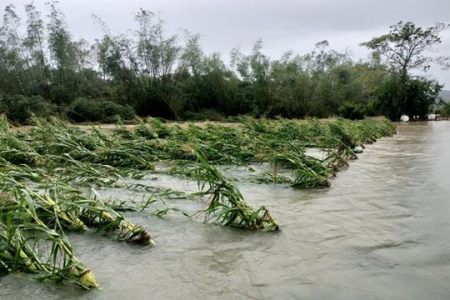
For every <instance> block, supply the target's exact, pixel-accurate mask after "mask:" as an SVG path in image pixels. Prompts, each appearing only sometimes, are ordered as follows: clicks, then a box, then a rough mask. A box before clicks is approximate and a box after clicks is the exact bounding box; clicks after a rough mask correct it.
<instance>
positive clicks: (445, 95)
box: [439, 90, 450, 102]
mask: <svg viewBox="0 0 450 300" xmlns="http://www.w3.org/2000/svg"><path fill="white" fill-rule="evenodd" d="M439 97H441V98H442V100H444V101H445V102H450V91H449V90H442V91H440V93H439Z"/></svg>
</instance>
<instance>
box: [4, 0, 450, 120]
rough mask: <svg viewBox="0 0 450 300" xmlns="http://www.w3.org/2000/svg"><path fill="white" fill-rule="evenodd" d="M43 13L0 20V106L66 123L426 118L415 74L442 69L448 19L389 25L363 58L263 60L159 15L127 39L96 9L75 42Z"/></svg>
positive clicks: (11, 114) (23, 116)
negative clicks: (204, 39) (90, 28)
mask: <svg viewBox="0 0 450 300" xmlns="http://www.w3.org/2000/svg"><path fill="white" fill-rule="evenodd" d="M47 10H48V15H47V17H46V18H45V22H44V18H43V17H42V13H41V12H39V11H38V10H37V9H36V7H35V6H34V5H33V4H32V3H31V4H28V5H26V6H25V13H26V20H25V22H23V21H22V20H21V18H20V17H19V16H18V14H17V12H16V8H15V7H14V5H12V4H11V5H8V6H6V8H5V11H4V17H3V25H2V27H1V28H0V74H2V76H0V113H4V114H6V115H7V116H8V118H9V119H11V120H12V121H16V122H18V123H24V122H26V121H27V119H28V118H29V117H30V116H31V115H32V114H35V115H42V116H47V115H52V114H54V115H59V116H62V117H65V118H67V119H69V120H71V121H75V122H84V121H98V122H114V121H117V120H118V119H119V118H120V119H123V120H128V119H132V118H133V117H134V116H135V115H138V116H141V117H145V116H153V117H160V118H164V119H171V120H201V119H210V120H221V119H224V118H227V117H233V116H237V115H244V114H247V115H251V116H254V117H268V118H273V117H278V116H280V117H285V118H305V117H318V118H324V117H330V116H334V115H340V116H343V117H346V118H352V119H360V118H363V117H364V116H367V115H369V116H370V115H385V116H387V117H388V118H390V119H392V120H397V119H399V118H400V115H401V114H407V115H409V116H410V117H411V118H413V117H419V118H423V117H425V116H426V115H427V114H428V113H429V112H430V110H432V109H433V105H434V104H435V103H436V99H437V95H438V93H439V91H440V90H441V89H442V87H443V86H442V85H440V84H439V83H438V82H436V81H434V80H429V79H425V78H422V77H417V76H413V75H412V74H411V71H413V70H415V69H418V68H420V69H421V70H423V71H426V70H427V69H428V68H429V64H430V63H433V62H434V63H438V64H440V65H441V66H443V67H448V61H449V60H448V57H444V56H441V57H430V56H426V54H424V52H426V51H427V50H430V48H431V47H433V46H434V45H436V44H438V43H440V38H439V33H440V32H441V31H442V30H445V29H447V28H448V25H444V24H442V23H436V25H435V26H434V27H430V28H426V29H422V28H420V27H416V26H415V25H414V24H412V23H410V22H408V23H402V22H400V23H398V24H396V25H394V26H391V31H390V32H389V34H386V35H383V36H381V37H377V38H374V39H372V40H371V41H369V42H366V43H363V44H362V46H365V47H368V48H369V49H372V50H373V55H372V57H371V58H369V59H368V60H366V61H362V60H360V61H354V60H352V58H351V55H350V54H349V53H347V52H344V53H341V52H338V51H335V50H333V49H330V47H329V44H328V42H327V41H326V40H324V41H321V42H318V43H317V44H316V45H315V47H314V49H312V51H311V52H310V53H307V54H304V55H300V54H295V53H293V52H292V51H287V52H285V53H284V55H283V56H282V57H281V58H279V59H277V60H272V59H270V57H268V56H267V55H265V54H264V53H263V42H262V41H261V40H259V41H256V43H255V44H254V46H253V49H252V50H251V51H250V53H243V52H242V51H241V50H240V49H239V47H236V48H233V49H232V50H231V52H230V62H229V63H228V64H227V63H225V62H224V61H223V60H222V58H221V56H220V54H219V53H211V54H207V53H204V51H203V50H202V46H201V40H200V35H198V34H193V33H191V32H188V31H184V33H183V34H181V35H168V34H167V33H166V31H165V27H164V25H165V21H164V20H163V19H161V18H160V17H159V16H157V15H155V14H154V13H152V12H151V11H148V10H143V9H141V10H140V11H138V12H137V13H136V14H135V16H134V20H135V22H136V28H135V29H134V31H133V33H134V34H132V35H124V34H122V35H113V34H112V33H111V31H110V30H109V28H108V26H107V24H105V23H104V22H103V21H102V19H101V18H100V17H98V16H95V15H93V19H94V20H95V21H96V23H97V24H98V25H99V26H100V28H101V29H102V30H103V33H104V34H103V37H102V38H100V39H96V40H95V41H94V42H93V43H89V42H88V41H86V40H85V39H80V40H75V39H74V38H73V36H72V34H71V32H70V29H69V27H68V25H67V23H66V22H65V16H64V14H63V13H62V12H61V10H60V9H59V8H58V6H57V2H49V3H47Z"/></svg>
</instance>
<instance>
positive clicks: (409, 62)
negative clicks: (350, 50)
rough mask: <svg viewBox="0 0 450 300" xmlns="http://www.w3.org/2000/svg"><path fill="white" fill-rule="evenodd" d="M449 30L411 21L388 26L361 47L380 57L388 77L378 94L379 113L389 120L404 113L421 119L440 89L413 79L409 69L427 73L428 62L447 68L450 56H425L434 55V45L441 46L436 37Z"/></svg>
mask: <svg viewBox="0 0 450 300" xmlns="http://www.w3.org/2000/svg"><path fill="white" fill-rule="evenodd" d="M449 27H450V25H447V24H444V23H436V24H435V26H432V27H429V28H421V27H416V25H415V24H413V23H411V22H407V23H403V22H398V23H397V24H395V25H392V26H391V30H390V31H389V33H388V34H385V35H382V36H379V37H375V38H373V39H372V40H370V41H368V42H365V43H362V44H361V45H362V46H366V47H368V48H369V49H372V50H373V51H374V52H373V55H374V57H383V58H384V60H385V63H386V71H387V72H389V73H390V74H391V76H390V78H389V80H388V82H386V83H385V84H384V85H382V86H381V87H380V89H379V92H378V93H379V105H380V109H381V112H382V113H383V114H384V115H386V116H387V117H389V118H390V119H391V120H398V119H399V118H400V115H401V114H407V115H408V116H409V117H410V119H413V117H415V116H418V117H419V118H423V117H424V116H425V115H426V114H427V113H428V112H429V111H430V110H431V106H432V105H433V104H434V102H435V99H436V97H437V93H438V92H439V90H440V89H441V88H442V86H440V85H439V84H438V83H436V82H432V81H429V80H425V79H413V78H412V76H411V74H410V73H411V71H412V70H420V71H424V72H426V71H428V70H429V68H430V64H431V63H435V64H438V65H440V66H442V67H443V68H449V67H450V63H449V62H450V56H432V55H429V56H427V55H426V53H427V52H429V53H434V52H436V51H435V49H434V46H435V45H437V44H439V43H441V38H440V37H439V34H440V33H441V32H442V31H444V30H446V29H448V28H449ZM393 77H396V78H393Z"/></svg>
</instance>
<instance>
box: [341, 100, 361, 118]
mask: <svg viewBox="0 0 450 300" xmlns="http://www.w3.org/2000/svg"><path fill="white" fill-rule="evenodd" d="M338 114H339V116H340V117H342V118H345V119H350V120H362V119H364V108H363V107H362V105H357V104H354V103H352V102H345V103H344V104H342V105H341V106H340V107H339V109H338Z"/></svg>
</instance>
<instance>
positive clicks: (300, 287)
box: [0, 121, 450, 300]
mask: <svg viewBox="0 0 450 300" xmlns="http://www.w3.org/2000/svg"><path fill="white" fill-rule="evenodd" d="M359 158H360V159H359V160H356V161H352V162H351V164H350V168H349V169H347V170H345V171H343V172H341V173H339V174H338V177H336V178H334V179H332V187H331V188H329V189H313V190H302V191H299V190H293V189H292V188H289V187H285V186H275V185H265V184H262V185H259V184H250V183H241V184H240V185H239V187H240V188H241V191H242V193H243V194H244V197H245V198H246V200H247V201H248V202H249V203H250V204H252V205H253V206H255V207H256V206H259V205H262V204H264V205H266V207H267V208H269V210H270V211H271V213H272V215H273V216H274V217H275V219H276V220H277V221H278V223H279V224H280V227H281V231H280V232H275V233H264V232H248V231H242V230H236V229H230V228H223V227H219V226H214V225H205V224H202V222H201V220H197V221H190V220H188V219H187V218H186V217H184V216H183V215H181V214H176V213H173V212H172V213H170V214H169V215H168V216H166V217H164V218H158V217H155V216H145V215H136V214H130V215H128V216H129V217H130V219H131V220H132V221H133V222H135V223H137V224H141V225H143V226H144V227H145V228H146V229H148V231H149V232H150V234H151V235H152V237H153V238H154V240H155V241H156V242H157V245H156V246H154V247H142V246H136V245H130V244H127V243H119V242H115V241H111V239H110V238H108V237H102V236H99V235H96V234H79V235H78V234H71V235H70V236H69V238H70V241H71V242H72V245H73V248H74V249H75V251H76V255H77V257H78V258H79V259H80V260H81V261H83V262H84V263H85V264H86V265H87V266H89V268H90V269H91V270H92V271H93V272H94V274H95V275H96V279H97V282H99V283H100V284H101V286H100V288H99V289H98V290H94V291H90V292H85V291H81V290H78V289H76V288H74V287H72V286H70V285H69V286H67V285H58V284H54V283H39V282H37V281H35V280H34V279H33V278H32V277H31V276H29V275H23V274H11V275H8V276H3V277H0V299H2V300H9V299H65V300H69V299H105V300H106V299H108V300H111V299H113V300H114V299H121V300H122V299H134V300H138V299H283V300H285V299H346V300H347V299H397V300H399V299H408V300H410V299H450V122H447V121H440V122H428V123H403V124H399V125H398V134H397V135H395V136H394V137H392V138H384V139H380V140H379V141H378V142H377V143H375V144H373V145H368V146H367V147H366V149H365V151H364V153H362V154H360V155H359ZM151 181H152V182H150V180H149V182H147V183H146V184H149V185H161V186H171V187H172V188H173V189H176V190H187V191H190V190H192V191H193V190H195V188H196V186H195V185H192V184H188V183H187V182H186V181H184V180H181V179H177V178H168V177H167V178H166V177H160V178H152V180H151ZM100 192H104V195H105V196H106V195H107V194H108V193H112V194H114V193H115V195H114V196H115V197H118V196H120V195H121V194H120V193H121V192H118V191H100ZM138 194H139V193H138V192H137V193H136V194H132V193H130V192H128V191H127V192H126V193H125V192H123V194H122V197H128V198H130V197H134V198H135V199H136V198H137V197H140V196H142V195H138ZM168 204H170V205H173V206H176V207H180V208H182V209H184V210H187V211H191V212H193V211H196V210H197V209H200V208H201V207H202V203H200V202H199V201H198V200H170V201H168Z"/></svg>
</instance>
